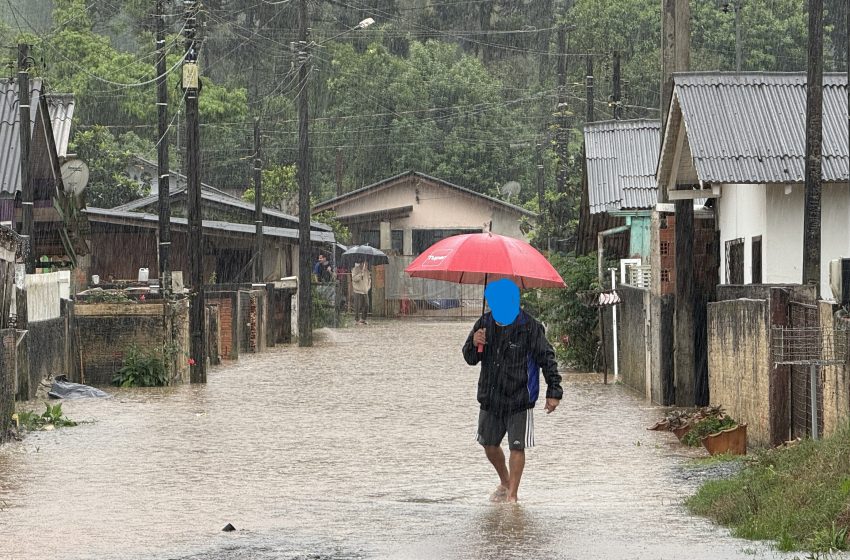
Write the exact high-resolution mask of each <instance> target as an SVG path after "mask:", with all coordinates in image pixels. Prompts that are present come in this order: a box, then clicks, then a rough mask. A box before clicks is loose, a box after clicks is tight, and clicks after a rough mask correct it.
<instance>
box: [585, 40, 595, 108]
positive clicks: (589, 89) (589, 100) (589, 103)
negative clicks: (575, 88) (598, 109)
mask: <svg viewBox="0 0 850 560" xmlns="http://www.w3.org/2000/svg"><path fill="white" fill-rule="evenodd" d="M585 82H586V85H585V88H586V90H585V116H584V122H586V123H592V122H593V121H594V118H593V57H592V56H591V55H587V75H586V76H585Z"/></svg>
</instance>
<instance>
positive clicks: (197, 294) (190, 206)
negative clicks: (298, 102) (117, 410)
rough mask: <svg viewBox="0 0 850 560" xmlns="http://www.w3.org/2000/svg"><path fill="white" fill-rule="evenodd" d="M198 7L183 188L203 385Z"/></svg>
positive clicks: (194, 348) (194, 338)
mask: <svg viewBox="0 0 850 560" xmlns="http://www.w3.org/2000/svg"><path fill="white" fill-rule="evenodd" d="M198 9H199V6H198V4H197V3H196V2H193V3H192V4H191V5H190V6H189V7H188V10H187V12H186V31H185V32H186V52H187V55H186V59H185V61H184V63H183V88H184V89H185V90H186V102H185V103H186V186H187V205H186V206H187V217H188V222H189V277H190V279H191V286H192V291H191V292H190V298H191V299H190V301H191V303H190V308H189V332H190V336H191V350H190V352H189V353H190V355H191V359H192V362H194V363H192V364H191V369H190V380H191V382H192V383H206V382H207V352H206V349H205V343H206V336H205V334H204V333H205V331H206V325H205V322H204V309H205V308H206V306H205V305H204V236H203V229H202V217H201V175H200V173H201V153H200V152H201V150H200V137H201V129H200V122H199V115H198V95H199V94H200V81H199V76H198V75H199V70H198V64H197V59H198V58H197V57H198V48H199V47H200V43H199V42H197V43H196V42H195V32H196V24H197V15H198Z"/></svg>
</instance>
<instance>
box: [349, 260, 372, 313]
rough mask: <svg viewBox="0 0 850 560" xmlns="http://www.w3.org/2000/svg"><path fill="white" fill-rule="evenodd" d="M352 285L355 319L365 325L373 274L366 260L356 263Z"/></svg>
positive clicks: (352, 275)
mask: <svg viewBox="0 0 850 560" xmlns="http://www.w3.org/2000/svg"><path fill="white" fill-rule="evenodd" d="M351 287H352V289H353V290H354V320H355V321H356V322H357V324H359V325H365V324H366V314H367V313H368V312H369V290H370V289H371V288H372V274H371V273H370V272H369V266H368V265H367V264H366V261H363V262H359V263H356V264H355V265H354V269H353V270H352V271H351Z"/></svg>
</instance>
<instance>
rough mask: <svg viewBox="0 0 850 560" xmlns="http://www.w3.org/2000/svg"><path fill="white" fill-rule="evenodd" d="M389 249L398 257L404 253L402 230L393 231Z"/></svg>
mask: <svg viewBox="0 0 850 560" xmlns="http://www.w3.org/2000/svg"><path fill="white" fill-rule="evenodd" d="M391 248H392V250H393V251H395V252H396V253H398V254H399V255H401V254H403V253H404V230H400V229H394V230H393V231H392V243H391Z"/></svg>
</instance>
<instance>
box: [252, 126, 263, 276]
mask: <svg viewBox="0 0 850 560" xmlns="http://www.w3.org/2000/svg"><path fill="white" fill-rule="evenodd" d="M262 171H263V161H262V159H261V156H260V119H259V117H256V118H254V223H256V224H257V234H256V236H257V253H256V255H255V256H254V281H255V282H258V283H259V282H263V281H264V280H263V279H264V278H265V271H264V270H263V259H264V255H263V173H262Z"/></svg>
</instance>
